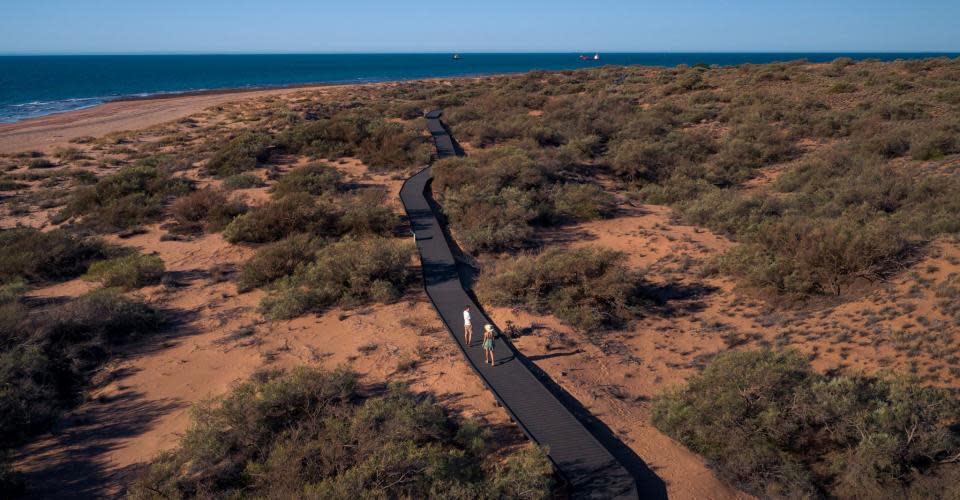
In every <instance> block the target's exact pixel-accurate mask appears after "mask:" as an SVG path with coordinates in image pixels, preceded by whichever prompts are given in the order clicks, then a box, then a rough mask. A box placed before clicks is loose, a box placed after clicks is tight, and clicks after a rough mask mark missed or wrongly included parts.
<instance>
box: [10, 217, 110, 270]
mask: <svg viewBox="0 0 960 500" xmlns="http://www.w3.org/2000/svg"><path fill="white" fill-rule="evenodd" d="M106 255H107V249H106V246H105V245H104V243H103V242H101V241H100V240H98V239H93V238H91V239H83V238H79V237H77V236H73V235H71V234H70V233H68V232H66V231H64V230H62V229H54V230H53V231H47V232H43V231H40V230H37V229H32V228H16V229H7V230H0V283H6V282H8V281H11V280H16V279H23V280H27V281H42V280H55V279H65V278H72V277H75V276H79V275H80V274H83V273H84V272H86V270H87V267H88V266H90V264H91V263H92V262H94V261H96V260H98V259H103V258H105V257H106Z"/></svg>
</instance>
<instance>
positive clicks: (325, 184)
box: [273, 163, 345, 198]
mask: <svg viewBox="0 0 960 500" xmlns="http://www.w3.org/2000/svg"><path fill="white" fill-rule="evenodd" d="M344 187H345V186H344V181H343V173H341V172H340V171H339V170H337V169H336V168H333V167H331V166H329V165H323V164H320V163H311V164H309V165H304V166H302V167H298V168H295V169H293V170H291V171H289V172H287V173H286V174H284V175H283V176H282V177H280V180H279V181H278V182H277V183H276V184H275V185H274V186H273V196H274V197H275V198H282V197H284V196H286V195H288V194H290V193H307V194H311V195H314V196H320V195H329V194H332V193H336V192H337V191H341V190H343V189H344Z"/></svg>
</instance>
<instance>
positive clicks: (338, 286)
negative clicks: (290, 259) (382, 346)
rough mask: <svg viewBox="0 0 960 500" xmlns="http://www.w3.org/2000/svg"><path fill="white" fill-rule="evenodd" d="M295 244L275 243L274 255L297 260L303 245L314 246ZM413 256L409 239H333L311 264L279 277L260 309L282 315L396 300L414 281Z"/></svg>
mask: <svg viewBox="0 0 960 500" xmlns="http://www.w3.org/2000/svg"><path fill="white" fill-rule="evenodd" d="M297 243H298V245H297V246H294V245H289V246H284V247H279V248H278V247H274V248H273V249H272V250H273V252H272V253H271V255H270V256H271V257H274V256H277V255H281V256H283V257H285V256H287V255H290V253H293V254H294V259H296V258H297V257H298V256H299V255H302V253H300V252H302V250H301V248H302V247H300V245H310V242H309V241H304V240H300V241H299V242H297ZM298 247H299V248H298ZM278 250H279V251H278ZM291 251H292V252H291ZM412 254H413V248H412V245H411V244H410V243H409V242H407V241H400V240H394V239H388V238H383V237H368V238H363V239H352V238H346V239H342V240H339V241H336V242H333V243H330V244H329V245H326V246H322V247H320V248H319V249H318V250H317V251H316V252H315V254H314V255H313V259H312V261H311V262H309V263H303V264H299V265H297V266H296V267H295V269H294V272H293V274H290V275H288V276H285V277H282V278H280V279H277V280H276V281H275V282H274V284H273V286H272V287H271V291H270V294H269V295H268V296H267V297H265V298H264V299H263V302H262V304H261V308H262V309H263V311H264V312H265V313H266V314H267V315H268V316H270V317H273V318H278V319H283V318H292V317H295V316H299V315H301V314H304V313H306V312H309V311H314V310H321V309H324V308H327V307H330V306H334V305H338V306H341V307H356V306H360V305H364V304H367V303H371V302H392V301H394V300H396V299H398V298H399V297H400V296H401V295H402V294H403V292H404V291H405V290H406V289H407V287H408V286H409V285H410V282H411V281H412V273H411V271H410V269H409V266H410V258H411V257H412ZM255 259H256V257H255ZM263 260H266V259H265V258H261V261H263ZM287 269H289V268H287ZM287 269H283V270H282V271H286V270H287ZM272 277H273V276H268V278H267V279H269V278H272Z"/></svg>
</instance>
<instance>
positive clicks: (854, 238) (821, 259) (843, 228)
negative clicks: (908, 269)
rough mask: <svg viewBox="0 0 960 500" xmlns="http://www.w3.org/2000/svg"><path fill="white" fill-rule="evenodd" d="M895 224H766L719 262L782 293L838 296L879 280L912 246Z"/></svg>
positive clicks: (896, 266)
mask: <svg viewBox="0 0 960 500" xmlns="http://www.w3.org/2000/svg"><path fill="white" fill-rule="evenodd" d="M911 243H912V242H911V241H910V240H909V239H907V238H906V236H905V234H904V233H903V231H902V230H901V229H900V228H898V227H897V226H896V225H894V224H892V223H890V222H888V221H884V220H879V219H878V220H875V221H873V222H870V223H866V224H864V223H860V222H858V221H855V220H851V219H840V220H832V219H826V220H825V219H811V218H785V219H782V220H778V221H770V222H764V223H762V224H761V225H760V226H758V227H757V230H756V232H754V233H752V234H750V235H749V236H747V237H746V239H745V241H744V243H743V244H741V245H740V246H738V247H736V248H734V249H733V250H732V251H730V252H728V253H727V254H725V255H724V256H723V257H722V258H721V269H723V270H725V271H726V272H728V273H730V274H732V275H734V276H738V277H740V278H742V280H743V282H744V283H746V284H748V285H750V286H755V287H760V288H768V289H773V290H776V291H777V292H780V293H791V294H800V295H816V294H822V293H830V294H833V295H840V294H841V293H842V292H843V291H844V289H845V288H846V287H848V286H849V285H851V284H852V283H854V282H855V281H857V280H866V281H878V280H883V279H885V278H887V277H889V276H890V275H892V274H893V273H894V272H896V271H898V270H899V269H900V268H901V265H902V263H903V262H905V260H906V257H907V255H908V254H909V253H910V251H911V250H912V249H913V248H914V245H912V244H911Z"/></svg>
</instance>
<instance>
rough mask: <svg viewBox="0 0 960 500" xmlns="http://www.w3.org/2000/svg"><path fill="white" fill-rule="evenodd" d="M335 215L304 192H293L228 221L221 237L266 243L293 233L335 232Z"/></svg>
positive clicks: (244, 241)
mask: <svg viewBox="0 0 960 500" xmlns="http://www.w3.org/2000/svg"><path fill="white" fill-rule="evenodd" d="M338 221H339V213H338V211H337V208H336V207H334V206H333V205H330V204H329V203H326V202H323V203H318V201H317V199H316V198H314V197H313V196H311V195H309V194H306V193H295V194H291V195H289V196H285V197H283V198H280V199H279V200H275V201H270V202H267V203H265V204H263V205H260V206H259V207H255V208H253V209H252V210H250V211H249V212H247V213H246V214H244V215H241V216H239V217H237V218H235V219H233V222H231V223H230V224H229V225H228V226H227V227H226V229H224V231H223V237H224V238H226V240H227V241H229V242H231V243H269V242H272V241H279V240H281V239H283V238H285V237H287V236H289V235H291V234H295V233H311V232H312V233H315V234H318V235H331V234H336V233H337V232H338V229H337V223H338Z"/></svg>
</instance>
